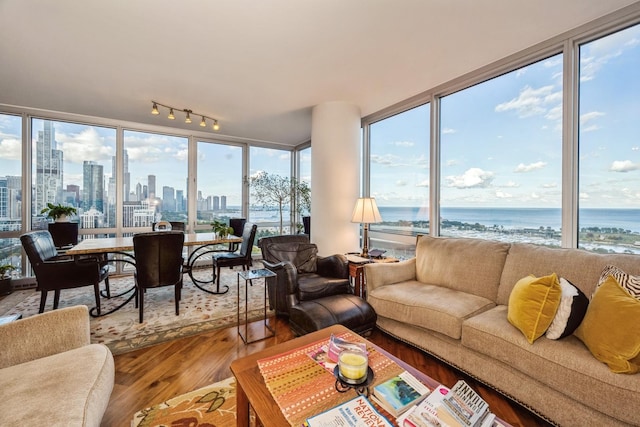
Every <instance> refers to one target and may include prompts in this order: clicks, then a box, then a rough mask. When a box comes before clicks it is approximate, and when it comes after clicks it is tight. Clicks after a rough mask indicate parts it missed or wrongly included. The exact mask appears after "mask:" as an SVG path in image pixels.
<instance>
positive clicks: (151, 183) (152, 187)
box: [147, 175, 156, 199]
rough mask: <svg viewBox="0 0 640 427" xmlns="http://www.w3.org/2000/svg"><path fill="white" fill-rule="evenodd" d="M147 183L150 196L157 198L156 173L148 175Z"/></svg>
mask: <svg viewBox="0 0 640 427" xmlns="http://www.w3.org/2000/svg"><path fill="white" fill-rule="evenodd" d="M147 185H148V187H149V188H148V191H149V198H150V199H155V197H156V176H155V175H149V176H148V177H147Z"/></svg>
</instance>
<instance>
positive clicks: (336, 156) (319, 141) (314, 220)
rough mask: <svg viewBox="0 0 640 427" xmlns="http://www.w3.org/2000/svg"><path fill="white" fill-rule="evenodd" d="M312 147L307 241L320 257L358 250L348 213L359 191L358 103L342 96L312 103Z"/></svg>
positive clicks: (355, 227)
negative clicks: (338, 98)
mask: <svg viewBox="0 0 640 427" xmlns="http://www.w3.org/2000/svg"><path fill="white" fill-rule="evenodd" d="M311 146H312V147H313V155H312V156H311V242H312V243H315V244H317V245H318V253H319V255H324V256H326V255H331V254H335V253H346V252H354V251H359V250H360V245H359V224H354V223H352V222H351V215H352V213H353V208H354V206H355V203H356V200H357V199H358V197H359V195H360V188H359V186H360V166H361V162H360V151H361V144H360V108H359V107H357V106H356V105H353V104H350V103H347V102H341V101H335V102H326V103H324V104H320V105H317V106H315V107H314V108H313V112H312V126H311Z"/></svg>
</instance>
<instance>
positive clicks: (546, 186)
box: [542, 182, 558, 188]
mask: <svg viewBox="0 0 640 427" xmlns="http://www.w3.org/2000/svg"><path fill="white" fill-rule="evenodd" d="M542 188H558V184H557V183H555V182H552V183H550V184H542Z"/></svg>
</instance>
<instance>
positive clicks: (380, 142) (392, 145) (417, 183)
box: [370, 104, 430, 257]
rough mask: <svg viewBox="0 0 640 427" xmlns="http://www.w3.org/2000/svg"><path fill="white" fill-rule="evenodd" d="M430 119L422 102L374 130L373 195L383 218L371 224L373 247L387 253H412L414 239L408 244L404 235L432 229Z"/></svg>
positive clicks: (372, 150) (371, 170)
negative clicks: (430, 203) (379, 221)
mask: <svg viewBox="0 0 640 427" xmlns="http://www.w3.org/2000/svg"><path fill="white" fill-rule="evenodd" d="M429 117H430V105H429V104H423V105H420V106H417V107H414V108H412V109H410V110H407V111H404V112H402V113H400V114H396V115H394V116H391V117H388V118H385V119H383V120H380V121H377V122H375V123H373V124H372V125H371V128H370V140H371V145H370V147H371V148H370V151H371V154H370V158H371V160H370V175H371V180H370V196H371V197H375V199H376V203H377V205H378V209H379V211H380V216H381V217H382V221H383V222H382V223H380V224H371V226H370V229H371V231H372V233H371V235H372V236H371V239H370V240H371V242H370V247H371V248H376V249H382V250H386V251H387V252H388V255H393V256H396V257H408V256H410V254H411V253H412V251H413V250H414V249H413V243H414V241H415V239H414V238H413V237H412V238H411V239H409V240H410V241H411V243H408V244H407V243H403V242H402V240H403V239H402V236H415V235H416V234H418V233H422V234H428V233H429V129H430V125H429ZM376 232H379V233H376ZM386 234H392V235H394V237H393V238H392V239H389V238H385V236H386Z"/></svg>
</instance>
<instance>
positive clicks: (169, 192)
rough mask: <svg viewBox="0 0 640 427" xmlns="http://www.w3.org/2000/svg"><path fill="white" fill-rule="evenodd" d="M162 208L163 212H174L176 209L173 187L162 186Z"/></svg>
mask: <svg viewBox="0 0 640 427" xmlns="http://www.w3.org/2000/svg"><path fill="white" fill-rule="evenodd" d="M162 210H163V211H164V212H175V210H176V197H175V189H174V188H173V187H168V186H166V185H165V186H163V187H162Z"/></svg>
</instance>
